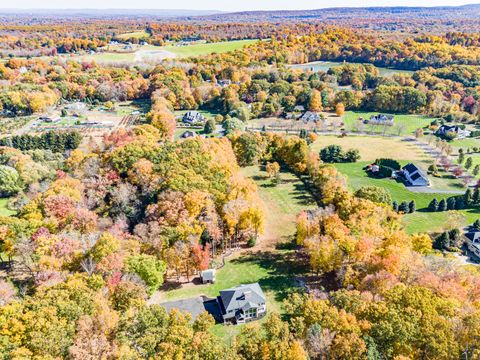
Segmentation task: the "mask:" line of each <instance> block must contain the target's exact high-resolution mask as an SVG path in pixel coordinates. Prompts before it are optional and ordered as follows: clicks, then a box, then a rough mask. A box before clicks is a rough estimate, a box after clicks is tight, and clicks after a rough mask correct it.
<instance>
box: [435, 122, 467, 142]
mask: <svg viewBox="0 0 480 360" xmlns="http://www.w3.org/2000/svg"><path fill="white" fill-rule="evenodd" d="M448 133H454V134H455V135H456V138H457V139H465V138H466V137H469V136H470V134H471V132H470V131H468V130H464V129H462V128H461V127H460V126H458V125H452V126H449V125H442V126H440V127H439V128H438V129H437V131H435V134H437V135H440V136H446V135H447V134H448Z"/></svg>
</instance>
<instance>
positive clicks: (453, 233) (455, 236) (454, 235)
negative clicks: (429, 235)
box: [448, 229, 463, 248]
mask: <svg viewBox="0 0 480 360" xmlns="http://www.w3.org/2000/svg"><path fill="white" fill-rule="evenodd" d="M448 238H449V239H450V246H455V247H457V248H461V247H462V246H463V240H462V232H461V231H460V230H459V229H452V230H450V231H449V232H448Z"/></svg>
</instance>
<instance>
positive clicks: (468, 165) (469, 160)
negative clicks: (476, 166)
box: [465, 156, 473, 170]
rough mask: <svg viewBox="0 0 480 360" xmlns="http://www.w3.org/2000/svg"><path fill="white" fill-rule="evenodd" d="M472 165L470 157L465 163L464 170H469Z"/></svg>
mask: <svg viewBox="0 0 480 360" xmlns="http://www.w3.org/2000/svg"><path fill="white" fill-rule="evenodd" d="M472 165H473V159H472V157H471V156H470V157H468V159H467V161H465V169H467V170H468V169H470V168H471V167H472Z"/></svg>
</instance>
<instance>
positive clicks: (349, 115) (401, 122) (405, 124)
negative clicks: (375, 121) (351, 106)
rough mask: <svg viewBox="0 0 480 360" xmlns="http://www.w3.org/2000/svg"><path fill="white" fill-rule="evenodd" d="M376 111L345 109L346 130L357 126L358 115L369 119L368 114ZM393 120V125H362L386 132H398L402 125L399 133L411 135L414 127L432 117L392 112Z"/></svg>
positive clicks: (430, 119) (431, 119)
mask: <svg viewBox="0 0 480 360" xmlns="http://www.w3.org/2000/svg"><path fill="white" fill-rule="evenodd" d="M374 114H378V113H373V112H361V111H347V112H345V114H344V116H343V122H344V123H345V128H346V130H347V131H351V130H352V129H354V128H356V127H358V124H359V123H360V121H358V118H359V117H362V118H364V119H367V120H368V119H370V115H374ZM393 115H394V116H395V121H394V125H393V126H386V127H383V126H369V125H368V124H367V125H363V129H364V130H365V131H373V132H375V133H380V134H382V133H384V131H385V133H386V134H395V135H397V134H398V130H399V127H400V126H401V127H402V131H401V133H400V135H412V134H413V133H414V132H415V130H416V129H418V128H423V127H425V126H428V125H429V124H430V123H431V122H432V121H433V120H434V119H433V118H429V117H427V116H423V115H406V114H393Z"/></svg>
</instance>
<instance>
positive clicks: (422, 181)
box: [402, 163, 430, 186]
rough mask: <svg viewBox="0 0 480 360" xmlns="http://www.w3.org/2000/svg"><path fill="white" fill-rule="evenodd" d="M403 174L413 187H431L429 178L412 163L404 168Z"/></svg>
mask: <svg viewBox="0 0 480 360" xmlns="http://www.w3.org/2000/svg"><path fill="white" fill-rule="evenodd" d="M402 174H403V176H405V179H406V180H407V182H408V183H409V184H410V185H412V186H429V185H430V181H429V180H428V177H427V176H426V175H425V174H424V173H423V172H422V171H421V170H420V169H419V168H418V167H417V166H416V165H414V164H412V163H410V164H407V165H405V166H404V167H403V168H402Z"/></svg>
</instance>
